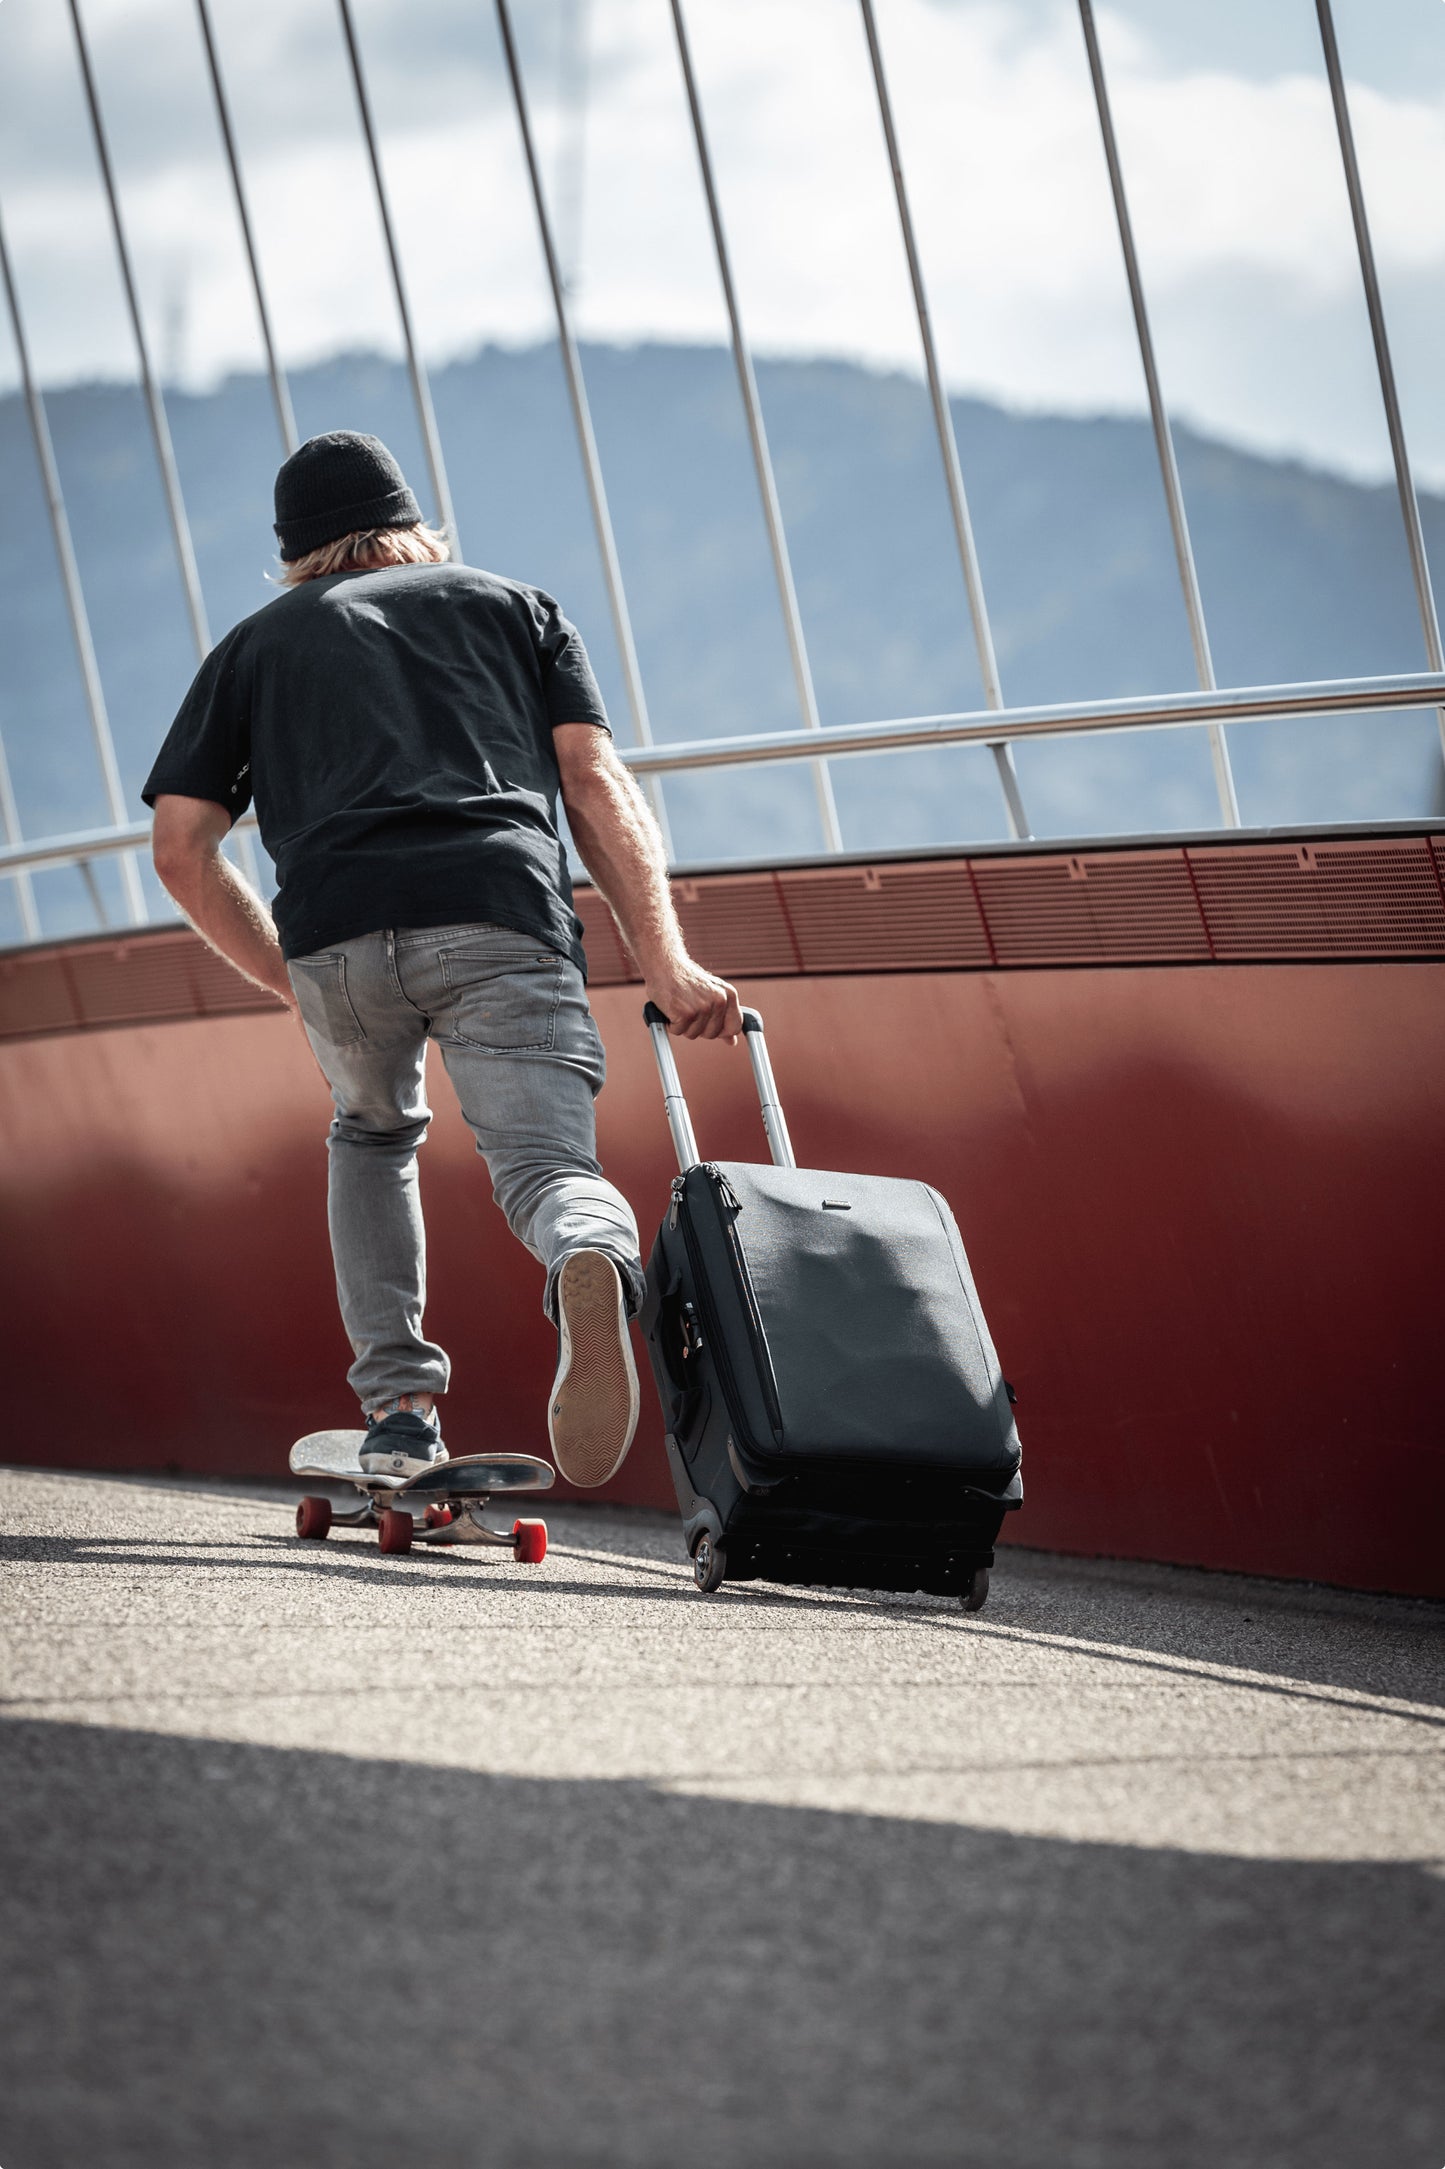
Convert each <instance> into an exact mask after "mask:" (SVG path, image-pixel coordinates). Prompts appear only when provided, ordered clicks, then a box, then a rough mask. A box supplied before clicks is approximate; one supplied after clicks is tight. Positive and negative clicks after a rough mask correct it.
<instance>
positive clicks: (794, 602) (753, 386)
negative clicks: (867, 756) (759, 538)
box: [672, 0, 843, 851]
mask: <svg viewBox="0 0 1445 2169" xmlns="http://www.w3.org/2000/svg"><path fill="white" fill-rule="evenodd" d="M672 21H673V28H674V30H675V31H676V34H677V57H678V59H679V60H680V62H681V63H682V80H683V87H684V89H685V90H686V92H687V108H688V112H689V113H690V114H691V116H692V133H693V141H694V142H695V143H696V145H697V163H698V171H699V173H700V174H701V176H702V186H703V194H704V195H705V196H706V198H707V215H708V220H709V222H710V224H711V226H712V238H713V247H714V249H715V250H716V251H717V268H718V276H719V278H720V279H721V281H722V290H723V300H724V302H725V303H726V305H727V312H728V326H729V329H730V332H731V335H732V347H733V361H734V362H735V364H736V365H737V372H738V388H739V390H740V391H741V393H742V400H743V413H744V414H745V415H746V417H747V424H748V440H749V442H750V443H751V445H752V448H753V466H754V467H755V468H756V470H757V477H758V494H759V496H760V497H761V498H762V501H763V519H764V521H765V523H766V525H767V530H768V547H769V549H770V550H771V552H772V557H773V574H774V577H775V579H776V580H777V583H778V599H779V601H780V602H781V604H782V606H783V623H784V625H785V627H786V628H787V634H788V652H789V654H790V655H791V657H792V662H793V680H794V683H795V685H796V686H797V690H798V706H799V707H800V708H801V709H802V711H803V721H804V723H805V724H806V726H807V728H808V729H809V730H814V731H815V730H818V729H819V728H820V727H821V719H820V717H819V715H818V702H817V696H816V694H815V693H814V691H813V673H812V670H811V668H810V667H809V663H808V649H807V644H806V642H805V641H804V638H803V620H802V617H801V614H800V613H799V610H798V596H797V591H796V589H795V588H794V586H793V568H792V564H791V562H790V561H789V557H788V543H787V537H786V536H785V535H784V533H783V515H782V509H781V507H780V506H779V504H778V492H777V486H776V484H775V482H774V480H773V462H772V459H771V457H770V455H769V452H768V437H767V431H766V430H765V428H764V427H763V410H762V405H761V402H760V401H759V399H758V385H757V379H756V377H755V376H754V374H753V363H752V356H751V355H750V353H749V352H748V343H747V339H746V337H745V335H744V333H743V323H742V316H741V314H740V312H739V309H738V299H737V293H736V290H735V288H734V286H733V274H732V264H731V261H730V259H729V256H728V245H727V235H726V233H725V232H724V230H723V222H722V208H721V206H720V204H719V202H718V194H717V186H716V183H715V182H714V179H713V170H712V156H711V153H710V152H709V150H708V143H707V131H706V129H705V128H704V126H703V118H702V106H701V104H700V102H699V99H698V95H697V80H696V78H695V76H694V75H693V71H692V53H691V51H690V49H689V47H688V42H687V26H686V24H685V23H684V21H683V16H682V0H672ZM813 782H814V786H815V788H816V790H817V793H818V813H819V816H820V818H821V820H822V823H823V838H824V841H825V843H826V844H827V846H828V849H829V850H830V851H841V850H842V848H843V837H842V832H841V830H840V828H839V826H838V808H837V805H836V803H835V801H834V797H833V782H832V778H831V777H830V775H829V774H828V767H827V763H826V762H825V761H815V762H814V763H813Z"/></svg>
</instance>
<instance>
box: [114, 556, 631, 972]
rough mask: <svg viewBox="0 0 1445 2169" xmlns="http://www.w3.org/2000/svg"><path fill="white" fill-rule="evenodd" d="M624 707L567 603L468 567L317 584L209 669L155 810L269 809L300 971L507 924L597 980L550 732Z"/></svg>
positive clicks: (261, 615)
mask: <svg viewBox="0 0 1445 2169" xmlns="http://www.w3.org/2000/svg"><path fill="white" fill-rule="evenodd" d="M558 723H593V724H596V725H597V726H598V728H599V729H602V730H607V729H608V727H609V726H608V722H607V711H606V709H605V708H604V707H603V705H602V695H601V693H600V692H599V691H598V688H597V680H596V679H595V678H594V677H593V675H592V667H591V665H590V663H589V662H588V660H587V652H586V650H585V648H584V647H583V645H582V642H581V640H580V638H579V637H578V634H577V631H576V628H575V627H574V626H573V625H571V624H569V623H568V621H567V619H566V618H565V617H564V616H563V615H562V612H561V610H560V609H559V608H558V606H557V604H556V603H555V602H554V601H553V600H552V598H551V596H550V595H544V594H543V593H542V592H541V590H540V589H538V588H534V587H523V586H522V585H521V583H520V582H518V581H516V580H503V579H499V578H498V577H497V576H496V575H495V574H494V573H490V572H477V571H474V570H473V569H472V568H471V567H470V566H468V565H393V566H387V567H386V568H385V569H384V570H382V571H379V572H351V573H338V574H336V575H334V576H333V577H332V578H330V579H327V580H308V581H307V582H305V584H304V585H303V586H301V587H296V588H291V589H289V590H288V591H287V592H286V593H285V594H284V595H280V596H278V597H277V598H276V600H275V601H274V602H270V603H267V604H266V606H265V608H264V609H261V610H258V611H257V612H256V614H255V616H254V617H249V618H245V619H243V620H242V622H241V623H240V624H239V625H237V626H236V627H234V628H233V630H232V631H231V632H229V633H227V635H226V637H225V639H224V640H222V641H221V642H220V643H219V644H218V645H217V646H216V647H215V648H213V649H212V651H211V653H210V654H209V655H208V656H207V657H206V660H205V662H204V663H203V664H202V665H201V668H200V671H199V672H198V674H197V676H196V680H195V683H194V684H193V685H192V687H191V689H190V691H189V693H188V694H187V695H186V697H185V700H184V701H183V702H182V704H181V710H180V713H179V715H178V716H177V717H176V720H175V722H174V723H173V724H172V725H171V728H170V731H169V734H168V735H167V738H166V742H165V744H164V745H163V746H162V748H161V751H160V755H159V757H158V759H157V761H156V764H155V767H154V768H153V769H152V770H151V772H150V776H149V778H148V779H147V782H146V786H145V790H144V792H143V793H142V796H143V797H144V799H145V802H146V804H147V805H148V806H154V804H155V801H156V799H157V797H158V796H159V795H160V794H161V793H163V792H177V793H179V794H180V795H181V796H183V797H186V798H208V799H214V800H215V801H216V803H217V804H218V805H222V806H224V807H225V808H226V809H227V811H228V812H229V813H230V815H231V817H232V819H233V820H234V819H235V818H236V817H237V816H238V815H240V814H242V813H244V812H245V810H246V808H247V806H248V805H249V804H250V802H251V799H252V797H253V795H254V798H255V801H256V816H257V820H258V822H259V824H260V829H261V840H262V842H263V843H264V844H265V846H266V849H267V850H268V851H269V852H270V854H271V856H272V858H273V859H274V861H275V863H276V875H277V880H278V883H279V887H278V891H277V895H276V899H275V902H274V904H273V906H272V910H273V913H274V916H275V920H276V927H277V931H278V933H279V934H280V937H281V948H282V951H283V953H284V954H285V956H287V957H288V958H290V957H296V956H309V955H311V954H312V953H313V952H314V951H316V950H318V949H325V948H329V947H330V946H332V945H333V944H334V943H336V942H339V941H346V940H347V939H348V938H349V937H350V936H352V935H354V934H370V933H374V932H375V931H376V930H377V929H378V928H379V927H383V926H450V925H456V924H459V923H461V922H463V921H491V922H493V923H495V924H496V925H498V926H510V927H515V928H516V929H517V930H518V931H519V932H520V933H525V934H531V935H535V936H536V937H537V938H538V939H539V940H540V941H543V942H545V943H547V944H548V946H549V947H551V948H553V949H560V950H561V951H562V953H563V954H564V955H565V956H570V957H571V958H572V959H573V961H574V962H575V963H576V964H577V965H578V966H579V967H580V968H582V969H583V970H585V969H586V965H585V961H584V959H583V955H582V943H581V932H582V929H581V926H580V923H579V921H578V919H577V917H576V914H575V912H574V911H573V909H572V884H571V880H570V878H569V876H568V872H567V857H566V852H565V850H564V848H563V845H562V842H561V839H560V837H559V836H558V833H557V790H558V784H559V780H560V779H559V776H558V770H557V756H556V753H555V751H554V749H553V743H552V729H553V726H554V725H555V724H558Z"/></svg>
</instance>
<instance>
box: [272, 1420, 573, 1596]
mask: <svg viewBox="0 0 1445 2169" xmlns="http://www.w3.org/2000/svg"><path fill="white" fill-rule="evenodd" d="M365 1444H366V1433H365V1432H364V1431H312V1432H311V1433H310V1434H309V1435H308V1436H307V1437H306V1438H299V1439H297V1441H296V1444H295V1445H294V1446H293V1447H292V1449H291V1455H290V1463H291V1473H292V1475H293V1476H301V1477H304V1478H305V1479H306V1480H307V1481H308V1482H310V1483H314V1484H327V1485H337V1484H351V1485H353V1486H354V1488H355V1489H356V1490H357V1491H359V1492H360V1493H361V1494H362V1496H361V1500H360V1503H359V1504H358V1505H357V1507H356V1509H355V1510H354V1511H353V1512H338V1511H337V1510H336V1509H335V1508H334V1507H333V1506H332V1503H331V1501H330V1499H329V1498H326V1497H316V1496H314V1495H308V1496H307V1497H306V1498H304V1499H303V1500H302V1501H301V1504H300V1506H299V1507H298V1508H297V1510H296V1534H297V1535H298V1536H299V1537H304V1538H307V1539H310V1540H312V1541H316V1540H319V1539H320V1538H323V1537H325V1536H326V1535H327V1534H328V1533H329V1532H330V1530H331V1528H332V1525H333V1524H337V1525H339V1526H342V1527H346V1528H363V1527H368V1526H374V1527H375V1528H376V1530H377V1533H378V1535H379V1537H380V1540H381V1548H382V1550H383V1551H409V1550H410V1549H411V1545H412V1540H413V1537H416V1538H417V1539H419V1541H421V1542H422V1543H424V1544H503V1545H506V1546H507V1547H508V1548H509V1549H510V1551H511V1552H512V1554H513V1556H514V1557H515V1558H517V1559H521V1560H524V1561H526V1562H528V1563H529V1564H532V1565H535V1564H537V1563H538V1562H539V1561H540V1560H542V1559H545V1557H546V1556H547V1524H546V1523H545V1522H544V1521H517V1522H514V1523H513V1524H512V1527H511V1529H510V1530H509V1531H507V1532H503V1531H502V1530H500V1529H492V1528H489V1527H488V1526H487V1523H486V1522H485V1521H484V1520H483V1519H482V1508H483V1507H484V1506H485V1505H486V1503H487V1501H488V1500H489V1499H492V1498H495V1497H496V1495H497V1494H498V1493H499V1492H501V1493H507V1492H520V1491H550V1490H551V1488H552V1486H553V1484H554V1483H555V1482H556V1481H557V1472H556V1470H555V1469H554V1468H553V1467H552V1464H551V1462H550V1461H543V1460H541V1459H540V1458H539V1457H538V1456H537V1455H536V1454H517V1453H494V1454H460V1455H458V1456H457V1458H456V1459H455V1460H451V1461H437V1462H434V1463H433V1464H432V1465H431V1467H429V1468H425V1469H422V1470H420V1471H419V1472H418V1474H416V1475H415V1476H392V1475H375V1476H374V1475H372V1473H371V1472H370V1471H369V1470H368V1469H364V1468H363V1467H362V1466H361V1449H362V1447H363V1446H364V1445H365Z"/></svg>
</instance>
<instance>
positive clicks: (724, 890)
mask: <svg viewBox="0 0 1445 2169" xmlns="http://www.w3.org/2000/svg"><path fill="white" fill-rule="evenodd" d="M672 895H673V901H674V903H675V904H676V905H677V915H678V917H679V919H681V921H682V931H683V935H684V937H685V939H686V941H687V945H688V947H689V948H690V949H691V951H692V953H693V955H694V956H695V957H696V958H697V959H698V961H699V963H701V964H706V966H707V967H708V969H709V971H715V972H726V973H730V974H731V973H741V972H763V973H773V974H778V973H784V972H789V973H790V972H796V970H797V969H798V958H797V952H796V950H795V949H794V947H793V940H792V936H791V934H790V933H789V931H788V922H787V919H786V918H785V916H784V914H783V907H782V904H781V902H780V901H779V898H778V891H777V885H776V883H775V882H774V880H773V877H772V875H771V874H709V875H707V876H706V877H705V878H699V879H698V880H696V881H688V880H676V881H674V882H673V884H672Z"/></svg>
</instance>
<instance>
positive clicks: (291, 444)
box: [196, 0, 296, 455]
mask: <svg viewBox="0 0 1445 2169" xmlns="http://www.w3.org/2000/svg"><path fill="white" fill-rule="evenodd" d="M196 13H197V14H198V15H199V16H200V18H201V38H202V41H203V43H204V45H205V48H206V66H207V67H208V68H209V69H210V71H211V89H212V91H213V92H214V93H215V99H216V118H217V120H218V121H219V122H220V125H221V142H222V144H223V145H224V146H225V152H226V164H227V165H228V166H229V167H230V169H231V189H232V192H233V194H234V195H235V198H236V216H237V217H238V218H239V220H240V222H241V239H242V240H243V241H244V243H245V245H246V261H247V263H248V264H249V265H250V267H251V291H252V293H253V294H254V295H255V297H256V314H257V316H258V317H259V319H260V323H261V343H262V345H263V346H264V347H265V349H266V368H267V370H268V372H269V374H270V378H271V397H272V400H273V401H274V403H275V407H276V423H277V427H278V428H279V429H280V432H281V442H282V444H283V445H284V446H285V448H286V451H287V453H288V455H289V454H290V453H292V452H294V451H295V449H296V417H295V415H294V413H293V412H292V409H291V394H290V391H289V390H288V389H287V384H286V377H285V373H284V372H283V370H282V367H281V362H280V357H279V356H278V354H277V351H276V341H275V338H274V336H273V334H272V330H271V312H270V310H269V309H268V308H267V306H266V293H265V289H264V287H263V286H262V284H261V260H260V258H259V256H258V255H257V253H256V238H255V235H254V234H253V233H252V231H251V213H250V210H249V208H248V206H247V203H246V190H245V187H244V185H243V183H242V180H241V161H240V158H239V156H238V154H237V151H236V137H235V131H234V130H233V129H232V126H231V111H230V107H229V105H228V104H227V101H226V87H225V82H224V79H223V77H222V74H221V63H220V58H219V56H218V54H217V52H216V40H215V35H214V33H213V31H212V29H211V11H210V8H209V7H208V5H207V0H196Z"/></svg>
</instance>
